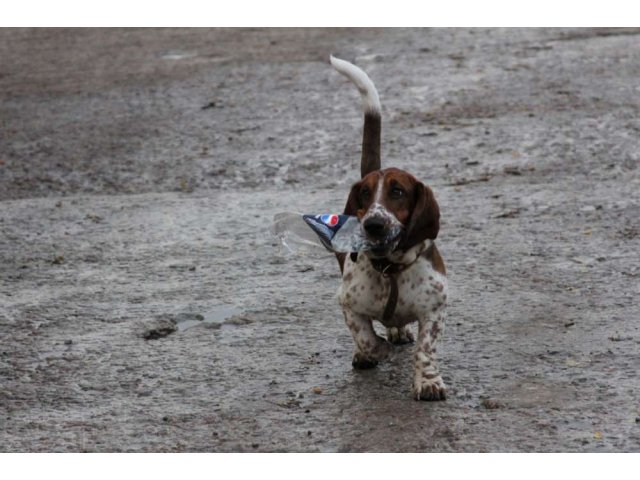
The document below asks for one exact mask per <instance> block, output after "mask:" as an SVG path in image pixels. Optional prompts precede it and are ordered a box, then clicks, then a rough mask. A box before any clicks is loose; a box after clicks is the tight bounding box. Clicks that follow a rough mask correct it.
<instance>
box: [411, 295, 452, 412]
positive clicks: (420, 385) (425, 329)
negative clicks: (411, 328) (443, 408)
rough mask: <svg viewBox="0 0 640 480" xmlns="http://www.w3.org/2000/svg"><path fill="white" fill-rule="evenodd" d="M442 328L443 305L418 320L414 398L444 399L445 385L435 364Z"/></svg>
mask: <svg viewBox="0 0 640 480" xmlns="http://www.w3.org/2000/svg"><path fill="white" fill-rule="evenodd" d="M443 328H444V306H442V307H440V308H439V309H437V310H436V311H435V312H432V313H430V314H429V315H428V316H424V317H422V318H420V320H419V330H418V342H417V344H418V345H417V348H416V354H415V377H414V380H413V395H414V398H415V399H416V400H445V399H446V386H445V384H444V381H443V380H442V377H441V376H440V373H439V372H438V366H437V365H436V347H435V344H436V341H437V340H438V338H439V337H440V336H441V335H442V330H443Z"/></svg>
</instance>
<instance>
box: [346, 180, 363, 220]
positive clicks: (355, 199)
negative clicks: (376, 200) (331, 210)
mask: <svg viewBox="0 0 640 480" xmlns="http://www.w3.org/2000/svg"><path fill="white" fill-rule="evenodd" d="M361 188H362V182H357V183H355V184H354V185H353V186H352V187H351V191H350V192H349V198H348V199H347V204H346V205H345V207H344V215H354V216H355V215H358V210H360V208H361V206H360V189H361Z"/></svg>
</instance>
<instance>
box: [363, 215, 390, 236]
mask: <svg viewBox="0 0 640 480" xmlns="http://www.w3.org/2000/svg"><path fill="white" fill-rule="evenodd" d="M363 226H364V230H365V232H367V234H369V235H370V236H372V237H383V236H384V235H385V234H386V228H385V224H384V220H381V219H379V218H376V217H372V218H369V219H367V220H365V222H364V224H363Z"/></svg>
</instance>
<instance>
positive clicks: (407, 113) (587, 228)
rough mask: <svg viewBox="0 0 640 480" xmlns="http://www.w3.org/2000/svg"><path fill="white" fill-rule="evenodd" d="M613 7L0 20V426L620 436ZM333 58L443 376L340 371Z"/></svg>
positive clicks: (625, 229)
mask: <svg viewBox="0 0 640 480" xmlns="http://www.w3.org/2000/svg"><path fill="white" fill-rule="evenodd" d="M638 35H640V31H638V30H597V29H596V30H571V29H564V30H558V29H541V30H531V29H524V30H505V29H497V30H486V29H481V30H480V29H479V30H468V29H464V30H441V29H440V30H403V29H389V30H383V29H372V30H295V29H294V30H251V29H250V30H124V31H119V30H115V31H114V30H72V31H67V30H19V29H4V30H0V57H1V58H2V59H3V62H2V66H1V67H0V199H1V202H2V203H1V208H0V345H1V347H0V384H1V388H0V450H1V451H215V452H231V451H312V452H313V451H424V452H430V451H455V452H461V451H563V452H566V451H583V452H584V451H638V450H640V400H639V398H638V389H639V387H640V381H639V380H638V374H637V371H638V367H639V365H640V357H639V355H638V351H639V349H640V331H639V320H640V319H639V318H638V307H637V301H636V298H637V296H638V294H639V293H640V281H639V276H640V263H639V259H638V251H639V248H640V221H639V220H638V213H639V212H640V209H639V208H640V193H639V192H640V175H639V171H638V164H639V160H640V135H639V132H640V119H639V118H640V115H639V110H640V81H639V80H638V79H639V78H640V44H639V43H638V38H639V36H638ZM329 52H333V53H334V54H336V55H340V56H342V57H344V58H347V59H350V60H355V61H356V62H357V63H358V64H359V65H360V66H362V67H363V68H364V69H365V70H366V71H367V72H368V73H369V74H370V76H371V77H372V79H373V80H374V81H375V83H376V85H377V87H378V89H379V91H380V97H381V101H382V105H383V164H384V165H386V166H391V165H393V166H397V167H400V168H405V169H407V170H409V171H411V172H413V173H414V174H415V175H416V176H418V177H419V178H421V179H422V180H424V181H425V182H427V183H428V184H430V185H431V187H432V188H433V189H434V191H435V193H436V196H437V198H438V201H439V203H440V207H441V211H442V229H441V233H440V236H439V242H438V246H439V249H440V250H441V252H442V253H443V256H444V258H445V261H446V263H447V270H448V272H449V282H450V287H451V295H450V305H449V310H448V319H447V326H446V331H445V337H444V340H443V342H442V344H441V345H440V348H439V352H440V366H441V370H442V373H443V376H444V379H445V381H446V382H447V384H448V385H449V387H450V391H449V395H448V399H447V401H446V402H439V403H427V402H416V401H414V400H412V399H411V394H410V392H411V388H410V387H411V372H412V368H411V367H412V364H411V357H412V354H411V353H412V347H411V346H406V347H399V348H397V351H396V354H395V356H394V358H392V359H391V360H390V361H389V362H387V363H384V364H381V365H380V366H379V367H378V368H377V369H375V370H372V371H364V372H360V371H354V370H353V369H352V368H351V354H352V340H351V338H350V334H349V332H348V330H347V328H346V327H345V326H344V323H343V320H342V317H341V312H340V309H339V307H338V304H337V301H336V299H335V293H336V290H337V288H338V285H339V281H340V277H339V273H338V268H337V265H336V262H335V260H334V259H333V258H332V257H330V256H327V255H323V254H322V253H321V252H319V253H318V254H317V255H312V256H296V255H290V254H287V253H286V252H285V251H284V250H283V249H282V248H280V247H279V245H278V244H277V242H276V241H274V239H273V238H271V237H270V236H269V235H268V226H269V223H270V220H271V218H272V217H273V214H274V213H277V212H281V211H291V210H293V211H300V212H318V211H331V210H339V209H341V208H342V206H343V204H344V202H345V199H346V195H347V193H348V190H349V186H350V184H351V183H352V182H354V181H355V180H357V177H358V172H359V165H358V161H359V145H360V140H361V139H360V134H361V113H360V105H359V99H358V95H357V93H356V92H355V90H354V89H353V87H352V86H351V85H349V84H348V83H347V82H346V81H345V80H344V79H343V77H341V76H340V75H338V74H337V73H336V72H334V71H332V70H331V68H330V67H329V66H328V64H327V63H326V58H327V56H328V54H329Z"/></svg>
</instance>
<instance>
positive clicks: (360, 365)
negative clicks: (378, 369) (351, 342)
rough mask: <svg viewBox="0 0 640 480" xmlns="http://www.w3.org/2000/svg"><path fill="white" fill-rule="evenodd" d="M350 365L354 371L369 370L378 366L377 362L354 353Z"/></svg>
mask: <svg viewBox="0 0 640 480" xmlns="http://www.w3.org/2000/svg"><path fill="white" fill-rule="evenodd" d="M351 365H353V368H355V369H356V370H369V369H370V368H374V367H375V366H377V365H378V360H375V359H373V358H367V357H365V356H364V355H363V354H361V353H360V352H356V353H354V354H353V360H351Z"/></svg>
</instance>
